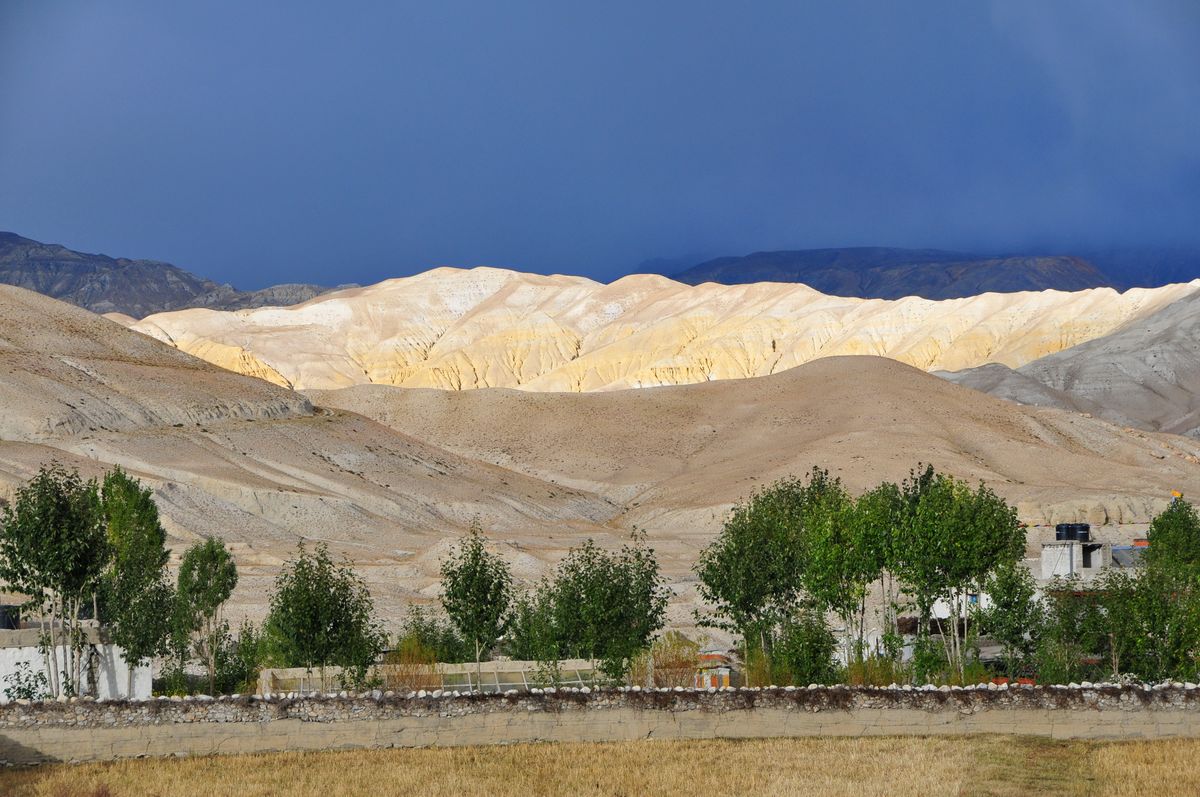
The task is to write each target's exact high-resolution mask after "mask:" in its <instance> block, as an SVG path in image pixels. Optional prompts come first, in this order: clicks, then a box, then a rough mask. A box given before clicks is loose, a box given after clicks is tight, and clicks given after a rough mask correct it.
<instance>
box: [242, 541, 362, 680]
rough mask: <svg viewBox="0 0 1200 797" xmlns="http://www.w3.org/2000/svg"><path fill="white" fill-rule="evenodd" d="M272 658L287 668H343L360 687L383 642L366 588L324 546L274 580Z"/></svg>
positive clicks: (269, 623)
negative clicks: (338, 666)
mask: <svg viewBox="0 0 1200 797" xmlns="http://www.w3.org/2000/svg"><path fill="white" fill-rule="evenodd" d="M266 627H267V631H266V633H267V634H268V636H269V638H270V641H269V643H268V644H269V645H270V647H271V650H272V653H273V654H274V655H275V657H276V658H278V659H279V660H280V662H281V663H282V664H283V665H284V666H285V667H305V668H307V669H309V670H312V669H313V668H314V667H316V668H319V669H320V670H321V674H322V679H323V678H324V669H325V667H327V666H330V665H340V666H342V667H344V668H345V669H346V670H347V671H349V673H350V674H351V680H356V681H361V680H362V679H363V677H365V675H366V671H367V668H368V667H370V666H371V664H372V663H373V662H374V661H375V659H376V658H377V657H378V656H379V653H380V651H382V650H383V647H384V644H385V637H384V633H383V630H382V628H381V627H380V625H379V622H378V621H377V620H376V618H375V604H374V602H373V601H372V600H371V593H370V592H369V591H368V590H367V586H366V583H365V582H363V580H362V579H361V578H360V577H359V576H358V574H357V573H355V572H354V570H353V568H352V567H351V566H350V563H349V562H348V561H345V560H343V562H342V563H341V564H337V563H335V562H334V561H333V560H332V559H331V558H330V556H329V549H328V547H327V546H325V545H324V544H320V545H317V547H316V548H315V549H314V550H313V551H312V552H311V553H310V552H308V551H307V550H305V548H304V544H303V543H301V544H300V547H299V551H298V552H297V555H296V558H295V559H293V560H291V561H290V562H288V563H286V564H285V565H284V566H283V569H282V570H281V571H280V573H279V576H278V577H277V578H276V579H275V591H274V592H273V593H272V595H271V606H270V612H269V614H268V616H267V622H266Z"/></svg>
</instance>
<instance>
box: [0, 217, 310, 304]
mask: <svg viewBox="0 0 1200 797" xmlns="http://www.w3.org/2000/svg"><path fill="white" fill-rule="evenodd" d="M0 283H6V284H8V285H17V286H19V287H21V288H27V289H29V290H33V291H37V292H38V293H43V294H45V295H47V296H50V297H53V298H55V299H61V300H63V301H65V302H70V303H72V304H75V305H78V306H79V307H83V308H85V309H88V310H91V311H92V312H96V313H124V314H126V315H130V316H133V317H135V318H144V317H145V316H148V315H151V314H153V313H159V312H163V311H166V310H181V309H183V308H186V307H209V308H213V309H217V310H233V309H239V310H240V309H245V308H251V307H261V306H263V305H267V304H296V303H299V302H303V301H307V300H308V299H311V298H313V297H314V296H317V295H319V294H321V293H324V292H325V291H327V290H329V289H328V288H324V287H321V286H319V285H277V286H273V287H270V288H264V289H262V290H260V291H239V290H236V289H234V288H233V287H232V286H230V285H218V284H217V283H215V282H213V281H212V280H208V279H205V278H203V277H198V276H196V275H195V274H192V273H189V272H187V271H184V270H183V269H181V268H179V267H177V266H173V265H171V264H170V263H163V262H161V261H158V260H130V259H127V258H112V257H109V256H108V255H95V254H86V253H84V252H76V251H73V250H71V249H67V248H66V247H64V246H60V245H59V244H44V243H40V242H38V241H34V240H31V239H29V238H25V237H22V236H20V235H17V234H16V233H11V232H0Z"/></svg>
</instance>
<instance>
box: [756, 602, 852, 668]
mask: <svg viewBox="0 0 1200 797" xmlns="http://www.w3.org/2000/svg"><path fill="white" fill-rule="evenodd" d="M836 648H837V640H836V639H835V638H834V636H833V632H832V631H830V630H829V624H828V623H827V622H825V616H824V615H822V614H821V613H819V612H816V611H802V612H800V613H798V614H797V615H796V616H794V617H792V618H790V619H788V620H786V621H784V623H783V624H782V625H781V626H780V630H779V636H778V638H777V639H776V641H775V646H774V648H773V650H772V651H771V665H772V666H771V671H772V675H773V679H774V680H775V681H776V683H783V684H795V685H797V686H804V685H807V684H832V683H838V682H840V681H841V674H840V673H839V672H838V666H837V663H836V662H835V661H834V652H835V650H836Z"/></svg>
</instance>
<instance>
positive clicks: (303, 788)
mask: <svg viewBox="0 0 1200 797" xmlns="http://www.w3.org/2000/svg"><path fill="white" fill-rule="evenodd" d="M1198 753H1200V741H1197V740H1190V739H1189V740H1174V741H1156V742H1103V743H1101V742H1059V741H1049V740H1045V739H1037V738H1028V737H1004V736H976V737H964V738H911V737H906V738H858V739H832V738H830V739H778V740H755V741H726V740H708V741H697V742H665V741H646V742H635V743H619V744H539V745H514V746H510V747H474V748H457V749H445V748H443V749H426V750H378V751H349V752H326V753H294V754H293V753H285V754H275V755H248V756H230V757H210V758H195V759H168V760H129V761H122V762H117V763H110V764H89V765H57V766H47V767H42V768H38V769H27V770H11V771H8V772H4V773H0V794H3V795H6V796H8V797H24V796H25V795H38V796H39V797H149V796H150V795H160V796H161V797H166V796H167V795H171V797H202V796H205V797H206V796H208V795H237V797H255V796H258V795H295V797H335V796H340V795H371V796H372V797H375V796H376V795H390V794H405V795H430V797H476V796H478V797H485V795H486V797H510V796H511V797H550V795H560V794H565V795H571V797H599V796H600V795H604V797H613V795H622V796H624V797H640V795H683V794H697V795H703V794H728V795H764V796H765V795H772V797H787V796H788V795H808V794H821V795H825V794H831V795H888V796H889V797H902V795H1005V796H1011V797H1017V796H1018V795H1027V794H1062V795H1114V796H1118V795H1119V796H1122V797H1123V796H1124V795H1131V796H1132V795H1141V794H1154V795H1155V797H1164V796H1165V795H1172V794H1197V793H1200V756H1198V755H1197V754H1198Z"/></svg>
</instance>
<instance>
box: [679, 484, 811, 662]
mask: <svg viewBox="0 0 1200 797" xmlns="http://www.w3.org/2000/svg"><path fill="white" fill-rule="evenodd" d="M804 496H805V484H804V483H803V482H802V481H800V480H799V479H783V480H780V481H778V482H776V483H775V484H772V485H771V486H770V487H767V488H766V489H764V490H762V491H759V492H756V493H754V494H753V495H751V496H750V498H749V499H747V500H746V501H745V502H744V503H741V504H738V505H737V506H735V507H734V508H733V511H732V513H731V514H730V517H729V519H728V520H727V521H725V525H724V526H723V528H722V529H721V533H720V534H719V535H718V536H717V538H716V539H715V540H713V542H712V543H711V544H709V545H708V547H706V548H705V549H704V550H703V551H702V552H701V553H700V558H699V561H698V562H697V563H696V568H695V572H696V575H697V577H698V578H699V592H700V597H701V598H702V599H703V600H704V601H705V603H707V604H708V605H709V606H710V607H711V613H710V614H707V615H704V616H701V617H698V620H699V621H700V622H701V624H703V625H708V626H711V627H715V628H720V629H723V630H726V631H731V632H733V633H735V634H737V635H739V636H740V637H741V638H742V642H743V645H744V647H745V649H744V650H743V658H744V659H748V658H749V655H750V648H751V647H752V646H755V645H757V647H758V648H759V649H760V650H763V651H765V650H766V649H767V648H769V640H770V639H771V637H772V635H773V629H774V628H775V627H776V626H777V625H778V624H779V623H780V622H781V621H782V620H783V619H784V618H786V617H787V616H789V615H790V614H791V613H792V612H793V611H794V610H795V607H796V606H797V605H798V603H799V601H800V598H801V595H802V585H801V581H800V566H801V545H800V540H799V537H800V531H801V529H802V528H803V518H802V509H803V504H804Z"/></svg>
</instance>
